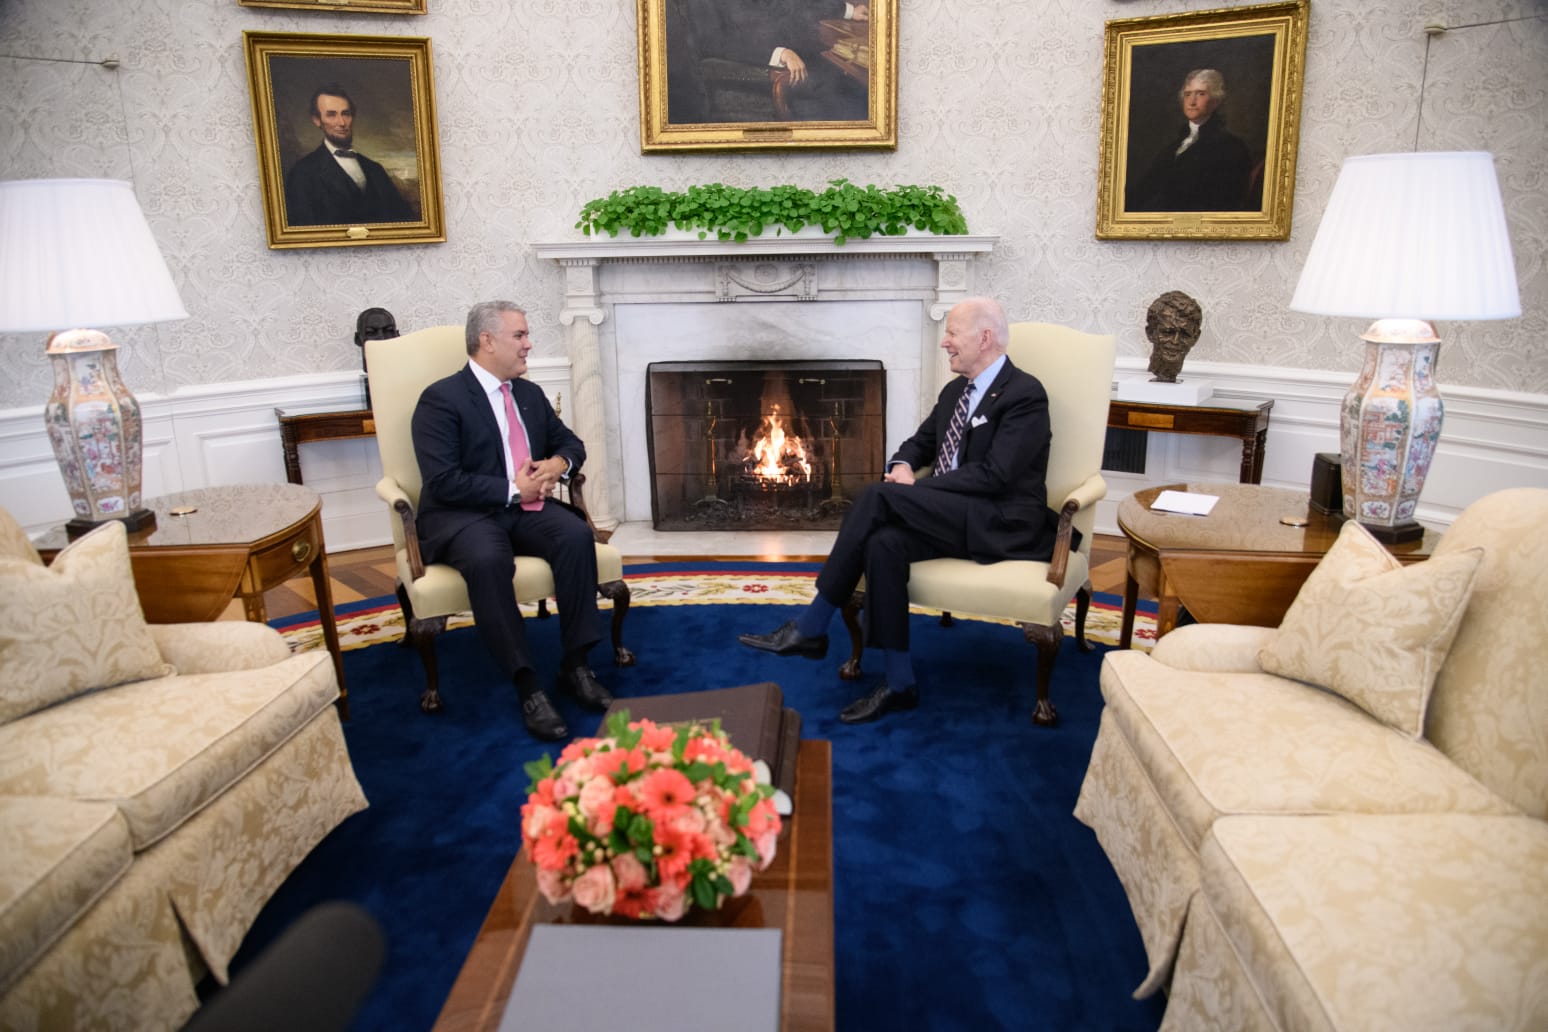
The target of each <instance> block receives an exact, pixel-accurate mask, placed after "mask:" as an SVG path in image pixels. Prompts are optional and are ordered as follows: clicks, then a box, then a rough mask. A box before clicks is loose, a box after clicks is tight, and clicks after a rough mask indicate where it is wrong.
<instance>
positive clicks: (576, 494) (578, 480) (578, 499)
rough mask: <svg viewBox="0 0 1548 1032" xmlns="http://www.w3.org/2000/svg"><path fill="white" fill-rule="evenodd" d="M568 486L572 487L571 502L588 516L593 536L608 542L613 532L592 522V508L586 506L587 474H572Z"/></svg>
mask: <svg viewBox="0 0 1548 1032" xmlns="http://www.w3.org/2000/svg"><path fill="white" fill-rule="evenodd" d="M568 486H569V489H570V504H571V505H573V506H575V508H577V509H579V510H580V513H581V515H582V516H584V517H586V526H588V527H590V528H591V536H592V537H594V538H596V539H597V541H599V542H601V543H602V544H606V543H607V539H608V538H610V537H612V534H610V533H608V532H606V531H602V530H598V529H597V525H596V524H595V523H593V522H591V510H590V509H587V508H586V474H584V473H575V474H572V475H571V476H570V481H569V485H568Z"/></svg>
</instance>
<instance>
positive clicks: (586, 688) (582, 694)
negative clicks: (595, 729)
mask: <svg viewBox="0 0 1548 1032" xmlns="http://www.w3.org/2000/svg"><path fill="white" fill-rule="evenodd" d="M559 689H560V690H561V691H566V692H569V693H570V694H571V695H573V696H575V700H576V701H577V702H579V703H580V704H581V705H582V706H585V707H586V708H587V709H593V710H597V711H601V710H605V709H607V708H608V707H609V706H611V705H612V704H613V693H612V692H610V691H608V690H607V689H606V688H605V687H603V685H602V682H601V681H598V680H597V675H596V674H595V673H593V672H592V669H591V668H590V667H588V666H578V667H571V668H570V669H569V670H561V671H559Z"/></svg>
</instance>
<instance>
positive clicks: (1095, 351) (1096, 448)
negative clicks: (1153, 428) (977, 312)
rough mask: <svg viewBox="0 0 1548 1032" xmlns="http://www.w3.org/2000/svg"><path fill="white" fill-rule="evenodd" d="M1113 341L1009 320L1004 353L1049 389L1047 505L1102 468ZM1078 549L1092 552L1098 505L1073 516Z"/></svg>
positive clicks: (1065, 328)
mask: <svg viewBox="0 0 1548 1032" xmlns="http://www.w3.org/2000/svg"><path fill="white" fill-rule="evenodd" d="M1116 350H1117V340H1116V338H1114V337H1111V336H1103V335H1100V334H1095V333H1082V332H1081V331H1080V330H1072V329H1070V328H1069V327H1068V326H1059V325H1056V324H1054V323H1040V322H1020V323H1012V324H1011V328H1010V345H1009V347H1007V348H1006V353H1007V354H1008V355H1010V360H1011V361H1012V362H1014V363H1015V364H1016V367H1017V368H1019V369H1024V370H1026V371H1027V372H1029V373H1031V374H1032V375H1033V376H1035V377H1037V378H1038V380H1040V381H1041V382H1042V384H1043V389H1044V390H1046V391H1047V392H1048V419H1049V423H1050V425H1051V426H1052V427H1053V444H1052V447H1051V448H1050V449H1049V453H1048V478H1047V485H1048V504H1049V505H1050V506H1051V507H1052V508H1054V509H1057V508H1058V507H1059V505H1060V503H1062V502H1063V500H1064V499H1065V498H1067V497H1069V494H1070V492H1071V491H1073V490H1075V488H1077V487H1079V486H1080V485H1081V484H1082V483H1084V482H1085V481H1086V479H1087V478H1088V477H1090V476H1091V475H1092V474H1093V473H1094V472H1096V471H1097V470H1099V469H1101V468H1102V449H1103V446H1104V444H1105V443H1106V440H1107V406H1108V401H1109V399H1110V398H1111V395H1112V389H1113V361H1114V357H1115V355H1116ZM1074 523H1075V528H1076V529H1077V530H1079V531H1080V535H1081V543H1080V551H1081V553H1082V554H1084V555H1088V556H1089V555H1090V554H1091V535H1092V531H1093V530H1094V528H1095V526H1096V507H1095V506H1090V507H1087V508H1084V509H1082V510H1081V511H1080V512H1079V513H1077V514H1076V516H1075V520H1074Z"/></svg>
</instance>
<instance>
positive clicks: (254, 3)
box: [237, 0, 428, 14]
mask: <svg viewBox="0 0 1548 1032" xmlns="http://www.w3.org/2000/svg"><path fill="white" fill-rule="evenodd" d="M427 2H428V0H353V2H351V0H237V3H238V4H240V5H241V6H243V7H280V8H284V9H285V10H288V11H348V12H350V13H351V14H424V13H425V12H426V5H427Z"/></svg>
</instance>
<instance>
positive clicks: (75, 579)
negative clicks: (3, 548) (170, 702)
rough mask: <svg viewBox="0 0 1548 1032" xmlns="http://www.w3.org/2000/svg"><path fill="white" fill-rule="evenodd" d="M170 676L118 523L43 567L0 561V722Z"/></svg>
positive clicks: (76, 543)
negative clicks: (142, 606)
mask: <svg viewBox="0 0 1548 1032" xmlns="http://www.w3.org/2000/svg"><path fill="white" fill-rule="evenodd" d="M173 672H174V671H173V669H172V667H171V666H170V665H168V664H167V663H166V662H165V661H164V660H163V659H162V658H161V652H160V650H158V649H157V648H156V641H155V639H154V638H152V637H151V633H150V628H149V626H147V625H146V623H145V614H144V612H143V611H142V610H141V609H140V596H139V595H137V594H136V593H135V590H134V572H133V570H132V569H131V568H130V566H129V538H128V535H127V534H126V533H125V532H124V525H123V524H122V523H118V522H116V521H115V522H112V523H107V524H104V525H103V526H101V527H98V528H97V529H95V530H93V531H92V532H91V533H89V534H87V535H86V536H84V537H82V538H79V539H77V540H76V541H73V542H71V543H70V544H69V545H68V546H66V547H65V549H64V550H63V551H61V552H60V553H59V554H58V555H57V556H55V557H54V562H53V564H52V565H50V566H48V567H44V566H40V565H38V564H37V563H33V562H29V561H27V560H25V559H13V558H0V723H7V722H10V721H12V720H15V719H17V718H18V717H23V716H26V715H27V714H28V713H32V712H34V711H36V710H40V709H42V708H43V707H45V706H52V705H53V704H54V703H56V702H63V701H64V700H65V699H69V698H73V697H74V696H77V695H80V694H82V693H83V692H88V691H91V690H93V689H95V688H107V687H110V686H112V685H115V684H124V683H125V682H128V681H143V680H146V679H148V678H152V677H164V676H166V675H167V674H171V673H173Z"/></svg>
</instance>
